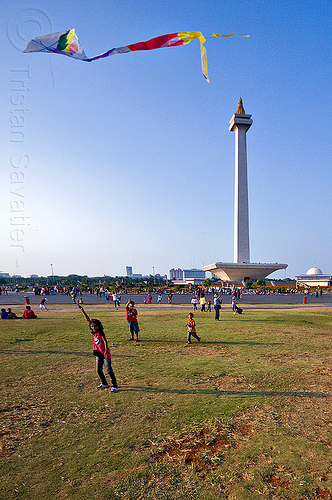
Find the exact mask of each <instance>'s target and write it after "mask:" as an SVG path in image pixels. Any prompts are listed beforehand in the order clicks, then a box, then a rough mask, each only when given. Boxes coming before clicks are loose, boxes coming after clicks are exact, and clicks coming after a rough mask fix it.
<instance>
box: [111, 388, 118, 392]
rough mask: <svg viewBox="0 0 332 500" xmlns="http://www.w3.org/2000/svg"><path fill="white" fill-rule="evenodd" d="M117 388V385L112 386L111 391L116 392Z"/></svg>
mask: <svg viewBox="0 0 332 500" xmlns="http://www.w3.org/2000/svg"><path fill="white" fill-rule="evenodd" d="M118 391H119V389H118V388H117V387H112V389H111V392H118Z"/></svg>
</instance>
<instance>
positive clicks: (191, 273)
mask: <svg viewBox="0 0 332 500" xmlns="http://www.w3.org/2000/svg"><path fill="white" fill-rule="evenodd" d="M171 271H173V270H172V269H171ZM171 271H170V275H171ZM174 271H181V272H182V277H181V278H171V280H172V281H173V283H174V284H175V285H202V284H203V281H204V280H205V271H203V270H202V269H195V268H192V269H183V270H181V269H174ZM171 276H172V275H171ZM180 276H181V274H180Z"/></svg>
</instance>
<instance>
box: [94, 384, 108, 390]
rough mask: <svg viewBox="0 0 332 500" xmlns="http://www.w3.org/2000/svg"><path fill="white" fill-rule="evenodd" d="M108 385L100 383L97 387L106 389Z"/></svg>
mask: <svg viewBox="0 0 332 500" xmlns="http://www.w3.org/2000/svg"><path fill="white" fill-rule="evenodd" d="M108 387H109V385H104V384H100V385H98V387H97V389H107V388H108Z"/></svg>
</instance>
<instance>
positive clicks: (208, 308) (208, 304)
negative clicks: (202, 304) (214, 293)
mask: <svg viewBox="0 0 332 500" xmlns="http://www.w3.org/2000/svg"><path fill="white" fill-rule="evenodd" d="M206 312H212V311H211V300H210V299H209V300H208V301H207V310H206Z"/></svg>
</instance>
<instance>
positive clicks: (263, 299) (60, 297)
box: [0, 292, 332, 308]
mask: <svg viewBox="0 0 332 500" xmlns="http://www.w3.org/2000/svg"><path fill="white" fill-rule="evenodd" d="M25 295H26V296H27V297H29V300H30V303H31V305H32V306H35V307H36V306H39V303H40V300H41V298H42V297H41V296H40V295H34V294H33V293H16V292H9V293H8V295H1V296H0V305H1V306H6V305H8V306H22V307H24V300H25V299H24V296H25ZM305 296H306V297H307V305H308V306H326V307H332V293H323V295H322V296H319V297H316V296H315V295H305ZM152 297H153V299H152V307H154V308H155V307H157V306H158V307H166V306H168V300H167V294H163V295H162V302H161V304H157V297H158V295H157V294H152ZM192 297H193V294H174V295H173V298H172V304H171V306H173V307H176V306H184V305H188V307H191V303H190V302H191V299H192ZM303 297H304V295H303V294H301V293H295V294H291V293H290V294H275V295H273V294H269V295H263V294H245V295H243V298H242V299H241V300H239V301H238V304H239V305H241V307H246V306H248V307H254V306H257V307H258V306H264V307H267V306H269V305H270V306H271V307H272V306H273V307H276V306H279V307H282V306H288V307H289V306H299V305H301V306H302V305H303ZM78 298H80V296H78ZM129 298H131V299H133V300H134V301H135V302H136V304H138V305H142V304H143V303H144V294H143V293H139V294H132V293H128V294H121V307H122V308H124V305H125V304H126V302H127V301H128V299H129ZM82 299H83V303H84V305H86V306H89V305H91V306H98V305H103V306H104V305H109V306H110V308H114V305H113V302H112V301H111V300H109V301H108V300H106V298H105V297H97V295H93V294H89V293H83V294H82ZM206 299H207V300H208V299H210V300H211V302H212V303H213V295H212V294H208V295H206ZM222 299H223V305H229V306H231V295H226V294H225V295H222ZM70 304H73V301H72V299H71V297H69V296H68V295H64V294H56V295H48V296H47V305H48V306H49V307H52V306H55V307H61V306H65V305H70ZM171 306H168V307H171ZM144 307H149V306H144Z"/></svg>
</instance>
